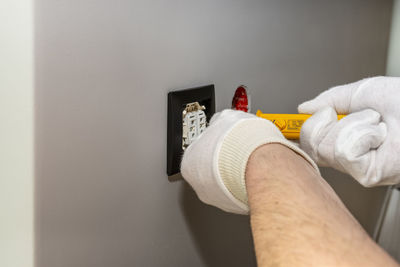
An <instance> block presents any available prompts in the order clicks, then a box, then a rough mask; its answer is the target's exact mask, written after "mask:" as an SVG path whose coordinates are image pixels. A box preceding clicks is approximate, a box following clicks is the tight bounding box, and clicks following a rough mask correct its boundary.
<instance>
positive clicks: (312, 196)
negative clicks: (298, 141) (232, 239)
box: [246, 144, 396, 266]
mask: <svg viewBox="0 0 400 267" xmlns="http://www.w3.org/2000/svg"><path fill="white" fill-rule="evenodd" d="M246 186H247V192H248V198H249V205H250V216H251V225H252V231H253V237H254V243H255V249H256V255H257V260H258V264H259V266H275V265H280V266H285V265H287V266H327V265H328V266H332V265H333V266H346V265H349V266H368V265H378V264H381V265H384V266H389V265H390V264H391V265H396V263H395V262H394V261H393V260H392V259H391V258H390V257H389V256H388V255H387V254H386V253H385V252H384V251H383V250H382V249H380V248H379V247H378V246H377V245H376V244H375V243H374V242H373V241H372V240H371V239H370V238H369V236H368V235H367V234H366V233H365V231H364V230H363V229H362V227H361V226H360V225H359V224H358V222H357V221H356V220H355V219H354V217H353V216H352V215H351V214H350V213H349V212H348V210H347V209H346V208H345V206H344V205H343V203H342V202H341V201H340V199H339V198H338V197H337V195H336V194H335V192H334V191H333V190H332V188H331V187H330V186H329V185H328V184H327V183H326V182H325V180H323V179H322V177H320V176H319V175H318V173H317V172H316V171H315V170H314V169H313V168H312V167H311V166H310V165H309V163H308V162H307V161H305V160H304V159H303V158H302V157H301V156H299V155H298V154H296V153H295V152H293V151H292V150H290V149H288V148H286V147H284V146H282V145H279V144H271V145H265V146H263V147H261V148H259V149H257V150H256V151H255V152H253V154H252V155H251V157H250V159H249V162H248V166H247V170H246Z"/></svg>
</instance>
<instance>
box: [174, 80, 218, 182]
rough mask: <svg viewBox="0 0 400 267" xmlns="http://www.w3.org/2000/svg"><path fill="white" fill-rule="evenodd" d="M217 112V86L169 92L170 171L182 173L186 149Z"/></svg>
mask: <svg viewBox="0 0 400 267" xmlns="http://www.w3.org/2000/svg"><path fill="white" fill-rule="evenodd" d="M214 113H215V90H214V85H206V86H202V87H197V88H191V89H186V90H180V91H173V92H170V93H168V129H167V174H168V175H169V176H171V175H174V174H177V173H179V171H180V164H181V159H182V155H183V151H184V150H185V149H186V148H187V147H188V146H189V145H190V144H191V143H192V142H193V141H194V140H196V138H197V137H198V136H199V135H200V134H201V133H203V132H204V130H205V129H206V127H207V125H208V122H209V121H210V118H211V117H212V115H213V114H214Z"/></svg>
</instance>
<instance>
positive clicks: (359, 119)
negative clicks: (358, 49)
mask: <svg viewBox="0 0 400 267" xmlns="http://www.w3.org/2000/svg"><path fill="white" fill-rule="evenodd" d="M399 101H400V78H395V77H374V78H368V79H364V80H361V81H358V82H355V83H352V84H348V85H343V86H337V87H334V88H331V89H330V90H328V91H326V92H323V93H322V94H320V95H319V96H317V97H316V98H315V99H313V100H311V101H308V102H305V103H303V104H301V105H300V106H299V107H298V111H299V112H300V113H308V114H314V115H313V116H312V117H311V118H310V119H308V120H307V121H306V122H305V123H304V125H303V127H302V129H301V134H300V146H301V148H302V149H304V150H305V151H306V152H307V153H308V154H309V155H310V156H311V157H312V158H313V159H314V160H315V161H316V162H317V164H318V165H319V166H330V167H333V168H335V169H337V170H340V171H342V172H345V173H348V174H350V175H351V176H353V177H354V178H355V179H356V180H357V181H358V182H360V183H361V184H362V185H364V186H367V187H370V186H376V185H389V184H397V183H399V182H400V135H399V134H400V132H399V130H400V105H399ZM336 113H338V114H349V115H348V116H346V117H345V118H343V119H341V120H340V121H338V120H337V117H336Z"/></svg>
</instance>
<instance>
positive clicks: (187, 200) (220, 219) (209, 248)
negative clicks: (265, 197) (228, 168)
mask: <svg viewBox="0 0 400 267" xmlns="http://www.w3.org/2000/svg"><path fill="white" fill-rule="evenodd" d="M179 202H180V206H181V209H182V212H183V215H184V217H185V220H186V224H187V226H188V228H189V230H190V233H191V238H192V240H193V242H194V244H195V246H196V249H197V252H198V253H199V255H200V257H201V258H202V260H203V262H204V264H205V266H208V267H220V266H230V267H232V266H256V259H255V254H254V247H253V240H252V237H251V230H250V221H249V217H248V216H243V215H235V214H230V213H226V212H224V211H221V210H219V209H217V208H214V207H212V206H209V205H206V204H204V203H202V202H201V201H200V200H199V199H198V197H197V195H196V193H195V192H194V191H193V190H192V188H191V187H190V186H189V185H188V184H187V183H186V182H182V186H181V192H180V199H179Z"/></svg>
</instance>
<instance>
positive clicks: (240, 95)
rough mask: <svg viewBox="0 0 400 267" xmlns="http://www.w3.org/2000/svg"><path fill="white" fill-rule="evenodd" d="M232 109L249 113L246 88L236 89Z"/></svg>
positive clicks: (242, 86)
mask: <svg viewBox="0 0 400 267" xmlns="http://www.w3.org/2000/svg"><path fill="white" fill-rule="evenodd" d="M232 109H235V110H241V111H244V112H249V110H250V107H249V96H248V95H247V87H246V86H244V85H241V86H239V87H238V88H237V89H236V92H235V95H234V96H233V99H232Z"/></svg>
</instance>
